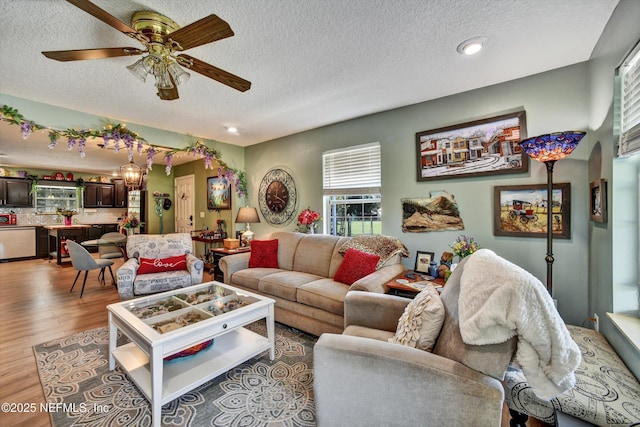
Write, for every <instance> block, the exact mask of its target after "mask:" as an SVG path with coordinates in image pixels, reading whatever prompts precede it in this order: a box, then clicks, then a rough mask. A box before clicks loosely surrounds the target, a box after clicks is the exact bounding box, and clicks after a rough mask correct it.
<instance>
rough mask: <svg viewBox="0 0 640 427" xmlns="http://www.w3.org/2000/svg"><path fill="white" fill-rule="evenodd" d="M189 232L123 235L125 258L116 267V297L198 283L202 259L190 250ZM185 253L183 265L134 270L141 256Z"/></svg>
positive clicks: (167, 255) (156, 256)
mask: <svg viewBox="0 0 640 427" xmlns="http://www.w3.org/2000/svg"><path fill="white" fill-rule="evenodd" d="M191 251H192V241H191V235H190V234H189V233H171V234H133V235H131V236H129V238H128V239H127V255H128V256H129V259H128V260H127V262H125V263H124V264H123V265H122V266H121V267H120V268H119V269H118V271H117V278H118V294H119V295H120V299H123V300H125V299H131V298H134V297H136V296H140V295H148V294H154V293H158V292H164V291H169V290H173V289H178V288H184V287H187V286H192V285H197V284H200V283H202V273H203V269H204V262H203V261H202V260H201V259H199V258H197V257H196V256H195V255H193V254H192V253H191ZM185 254H186V268H185V269H183V270H177V271H163V272H154V273H146V274H138V269H139V268H140V259H141V258H153V259H162V258H168V257H174V256H179V255H185Z"/></svg>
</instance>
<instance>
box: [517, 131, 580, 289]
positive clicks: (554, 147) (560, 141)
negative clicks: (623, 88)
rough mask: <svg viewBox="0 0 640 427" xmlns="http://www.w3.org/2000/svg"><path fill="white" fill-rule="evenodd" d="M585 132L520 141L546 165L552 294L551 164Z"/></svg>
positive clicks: (533, 157) (534, 158)
mask: <svg viewBox="0 0 640 427" xmlns="http://www.w3.org/2000/svg"><path fill="white" fill-rule="evenodd" d="M585 135H586V134H585V132H579V131H567V132H555V133H550V134H546V135H539V136H534V137H533V138H529V139H525V140H524V141H520V147H521V148H522V149H523V150H524V151H525V153H527V155H528V156H529V157H531V158H532V159H533V160H537V161H539V162H542V163H544V164H545V166H546V167H547V256H546V257H545V261H546V262H547V290H548V291H549V294H551V295H553V261H554V258H553V215H552V213H553V165H554V164H555V162H556V161H557V160H560V159H564V158H565V157H567V156H568V155H569V154H571V152H572V151H573V149H574V148H576V146H577V145H578V143H579V142H580V140H582V138H583V137H584V136H585Z"/></svg>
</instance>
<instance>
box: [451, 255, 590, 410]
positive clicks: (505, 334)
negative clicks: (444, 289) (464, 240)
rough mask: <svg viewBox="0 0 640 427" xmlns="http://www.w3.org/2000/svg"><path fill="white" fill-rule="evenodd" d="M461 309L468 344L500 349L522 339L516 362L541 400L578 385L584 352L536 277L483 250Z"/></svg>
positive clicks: (466, 282) (463, 288)
mask: <svg viewBox="0 0 640 427" xmlns="http://www.w3.org/2000/svg"><path fill="white" fill-rule="evenodd" d="M459 304H460V332H461V335H462V339H463V341H464V342H465V343H467V344H473V345H483V344H496V343H500V342H504V341H506V340H508V339H509V338H511V337H512V336H514V335H517V340H518V348H517V351H516V356H515V359H516V361H517V362H518V364H519V365H520V366H521V368H522V371H523V373H524V375H525V376H526V378H527V380H528V382H529V384H530V385H531V387H532V388H533V391H534V393H535V394H536V395H537V396H538V397H539V398H540V399H543V400H550V399H552V398H553V397H555V396H557V395H558V394H560V393H563V392H565V391H567V390H569V389H571V388H572V387H573V386H574V384H575V376H574V371H575V369H576V368H577V367H578V365H579V364H580V360H581V356H580V349H579V348H578V346H577V345H576V343H575V342H574V341H573V340H572V339H571V335H569V331H568V330H567V327H566V326H565V324H564V322H563V320H562V319H561V318H560V315H559V314H558V311H557V310H556V308H555V306H554V304H553V300H552V298H551V296H550V295H549V293H548V292H547V289H546V288H545V286H544V285H543V284H542V283H541V282H540V281H539V280H538V279H537V278H535V277H534V276H533V275H532V274H531V273H529V272H527V271H525V270H523V269H522V268H520V267H518V266H517V265H515V264H512V263H511V262H509V261H507V260H505V259H504V258H501V257H499V256H498V255H496V254H495V253H494V252H493V251H491V250H489V249H481V250H479V251H477V252H476V253H474V254H473V255H471V257H470V258H469V260H468V261H467V263H466V266H465V269H464V271H463V273H462V277H461V279H460V301H459Z"/></svg>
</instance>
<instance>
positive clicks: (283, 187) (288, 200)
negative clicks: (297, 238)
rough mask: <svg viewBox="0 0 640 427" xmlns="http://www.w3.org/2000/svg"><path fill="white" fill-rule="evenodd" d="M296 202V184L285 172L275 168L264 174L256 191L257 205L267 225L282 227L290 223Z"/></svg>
mask: <svg viewBox="0 0 640 427" xmlns="http://www.w3.org/2000/svg"><path fill="white" fill-rule="evenodd" d="M297 202H298V193H297V191H296V184H295V182H294V181H293V178H292V177H291V175H289V173H288V172H287V171H285V170H282V169H277V168H276V169H271V170H270V171H268V172H267V173H266V174H265V176H264V178H262V182H261V183H260V188H259V190H258V204H259V206H260V212H262V216H263V217H264V219H265V220H266V221H267V222H268V223H269V224H273V225H282V224H286V223H288V222H289V221H291V218H293V213H294V212H295V210H296V206H297Z"/></svg>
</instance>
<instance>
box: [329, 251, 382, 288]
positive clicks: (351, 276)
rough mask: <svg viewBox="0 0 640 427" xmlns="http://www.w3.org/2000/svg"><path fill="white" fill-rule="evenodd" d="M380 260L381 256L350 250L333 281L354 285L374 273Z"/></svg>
mask: <svg viewBox="0 0 640 427" xmlns="http://www.w3.org/2000/svg"><path fill="white" fill-rule="evenodd" d="M379 260H380V256H379V255H373V254H368V253H366V252H362V251H359V250H357V249H353V248H349V249H347V252H346V253H345V254H344V259H343V260H342V264H340V267H338V271H336V275H335V276H333V280H335V281H336V282H342V283H344V284H347V285H352V284H353V283H354V282H355V281H357V280H359V279H362V278H363V277H364V276H367V275H369V274H371V273H373V272H374V271H376V266H377V265H378V261H379Z"/></svg>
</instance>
